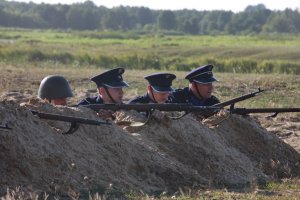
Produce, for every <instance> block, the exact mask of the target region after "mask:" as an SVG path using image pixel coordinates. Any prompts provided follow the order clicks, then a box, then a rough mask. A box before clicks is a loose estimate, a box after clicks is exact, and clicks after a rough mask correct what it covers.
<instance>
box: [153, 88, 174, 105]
mask: <svg viewBox="0 0 300 200" xmlns="http://www.w3.org/2000/svg"><path fill="white" fill-rule="evenodd" d="M148 95H150V98H151V99H152V101H155V102H156V103H158V104H161V103H166V101H167V100H168V97H169V95H170V93H169V92H156V91H155V90H153V88H152V87H151V86H150V85H149V86H148ZM152 95H153V96H152Z"/></svg>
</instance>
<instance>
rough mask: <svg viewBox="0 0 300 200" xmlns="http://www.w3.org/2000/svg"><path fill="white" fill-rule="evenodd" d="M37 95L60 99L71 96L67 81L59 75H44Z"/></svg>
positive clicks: (42, 97) (44, 97)
mask: <svg viewBox="0 0 300 200" xmlns="http://www.w3.org/2000/svg"><path fill="white" fill-rule="evenodd" d="M38 97H39V98H41V99H48V100H52V99H61V98H67V97H73V93H72V90H71V88H70V85H69V83H68V81H67V80H66V79H65V78H64V77H63V76H59V75H50V76H46V77H45V78H44V79H43V80H42V81H41V84H40V87H39V92H38Z"/></svg>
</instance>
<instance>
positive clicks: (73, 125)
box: [31, 110, 111, 134]
mask: <svg viewBox="0 0 300 200" xmlns="http://www.w3.org/2000/svg"><path fill="white" fill-rule="evenodd" d="M31 113H32V114H33V115H37V116H38V117H39V118H41V119H49V120H56V121H63V122H70V123H71V126H70V128H69V130H68V131H67V132H64V133H63V134H72V133H74V132H75V131H76V130H77V129H78V128H79V124H89V125H96V126H100V125H103V124H111V123H109V122H106V121H100V120H91V119H86V118H81V117H71V116H66V115H57V114H50V113H43V112H38V111H34V110H31Z"/></svg>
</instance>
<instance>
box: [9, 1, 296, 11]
mask: <svg viewBox="0 0 300 200" xmlns="http://www.w3.org/2000/svg"><path fill="white" fill-rule="evenodd" d="M10 1H12V0H10ZM13 1H19V2H30V1H32V2H34V3H42V2H44V3H50V4H56V3H62V4H72V3H76V2H84V1H85V0H13ZM93 2H94V3H95V4H96V5H98V6H100V5H102V6H105V7H108V8H112V7H116V6H120V5H123V6H139V7H140V6H144V7H148V8H150V9H163V10H180V9H185V8H186V9H196V10H231V11H233V12H239V11H243V10H244V9H245V8H246V7H247V6H248V5H257V4H264V5H265V6H266V7H267V8H268V9H271V10H284V9H285V8H291V9H293V10H294V9H298V10H300V0H93Z"/></svg>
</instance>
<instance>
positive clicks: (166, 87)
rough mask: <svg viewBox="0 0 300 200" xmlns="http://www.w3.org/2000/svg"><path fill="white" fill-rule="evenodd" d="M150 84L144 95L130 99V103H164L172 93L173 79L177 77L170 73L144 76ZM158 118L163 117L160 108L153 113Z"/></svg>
mask: <svg viewBox="0 0 300 200" xmlns="http://www.w3.org/2000/svg"><path fill="white" fill-rule="evenodd" d="M144 78H145V79H146V80H147V81H148V83H149V85H148V87H147V92H146V93H145V94H144V95H143V96H138V97H136V98H133V99H131V100H129V102H128V103H129V104H134V103H158V104H163V103H166V102H167V101H168V98H169V95H170V93H171V92H172V91H173V88H172V87H171V86H172V81H173V80H174V79H175V78H176V76H175V75H174V74H170V73H155V74H151V75H148V76H145V77H144ZM152 116H154V117H155V118H157V119H162V118H163V117H164V114H163V113H162V112H160V111H158V110H155V111H154V112H153V113H152Z"/></svg>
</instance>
